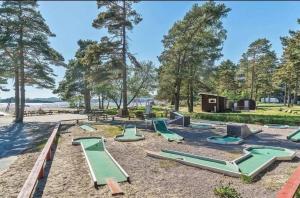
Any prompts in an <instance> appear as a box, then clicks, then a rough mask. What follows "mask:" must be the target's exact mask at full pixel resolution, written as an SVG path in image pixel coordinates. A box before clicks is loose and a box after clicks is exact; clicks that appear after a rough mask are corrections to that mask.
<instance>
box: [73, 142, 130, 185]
mask: <svg viewBox="0 0 300 198" xmlns="http://www.w3.org/2000/svg"><path fill="white" fill-rule="evenodd" d="M73 144H74V145H76V144H81V146H82V149H83V151H84V154H85V157H86V160H87V163H88V165H89V168H90V172H91V175H92V178H93V180H94V184H95V185H105V184H106V182H107V180H108V179H114V180H115V181H116V182H123V181H128V179H129V177H128V175H127V173H126V172H125V171H124V170H123V169H122V168H121V166H120V165H119V164H118V163H117V162H116V161H115V159H114V158H113V157H112V156H111V155H110V154H109V152H108V151H107V150H106V149H105V145H104V142H103V139H102V138H97V137H87V138H78V139H74V140H73Z"/></svg>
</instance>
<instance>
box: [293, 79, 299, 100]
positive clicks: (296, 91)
mask: <svg viewBox="0 0 300 198" xmlns="http://www.w3.org/2000/svg"><path fill="white" fill-rule="evenodd" d="M298 87H299V81H298V75H297V78H296V85H295V92H294V101H293V103H294V104H297V99H298Z"/></svg>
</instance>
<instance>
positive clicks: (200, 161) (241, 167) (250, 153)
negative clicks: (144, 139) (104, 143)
mask: <svg viewBox="0 0 300 198" xmlns="http://www.w3.org/2000/svg"><path fill="white" fill-rule="evenodd" d="M244 152H245V155H244V156H242V157H240V158H238V159H236V160H234V161H225V160H218V159H213V158H208V157H203V156H198V155H192V154H189V153H183V152H178V151H172V150H162V151H161V152H159V153H156V152H151V151H147V155H148V156H151V157H156V158H160V159H169V160H174V161H177V162H179V163H182V164H186V165H189V166H194V167H199V168H203V169H207V170H210V171H214V172H219V173H222V174H226V175H229V176H233V177H240V176H241V175H246V176H249V177H255V176H256V175H257V174H258V173H260V172H261V171H263V170H264V169H265V168H267V167H268V166H269V165H271V164H272V163H273V162H274V161H276V160H291V159H293V158H294V157H295V155H296V153H295V152H294V151H292V150H289V149H285V148H279V147H265V146H257V147H249V148H247V149H244Z"/></svg>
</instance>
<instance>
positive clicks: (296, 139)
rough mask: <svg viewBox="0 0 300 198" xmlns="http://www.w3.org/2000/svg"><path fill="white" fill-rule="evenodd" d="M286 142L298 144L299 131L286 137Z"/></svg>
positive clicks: (299, 140) (299, 138) (299, 139)
mask: <svg viewBox="0 0 300 198" xmlns="http://www.w3.org/2000/svg"><path fill="white" fill-rule="evenodd" d="M286 138H287V139H288V140H291V141H293V142H300V129H298V130H296V131H294V132H292V133H291V134H289V135H288V136H287V137H286Z"/></svg>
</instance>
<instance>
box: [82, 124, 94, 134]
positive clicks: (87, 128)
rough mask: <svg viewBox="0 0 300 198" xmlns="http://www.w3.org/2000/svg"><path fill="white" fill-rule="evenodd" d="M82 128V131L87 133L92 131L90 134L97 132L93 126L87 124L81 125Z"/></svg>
mask: <svg viewBox="0 0 300 198" xmlns="http://www.w3.org/2000/svg"><path fill="white" fill-rule="evenodd" d="M80 128H82V129H83V130H85V131H90V132H92V131H96V129H95V128H93V127H91V126H89V125H87V124H83V125H80Z"/></svg>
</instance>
